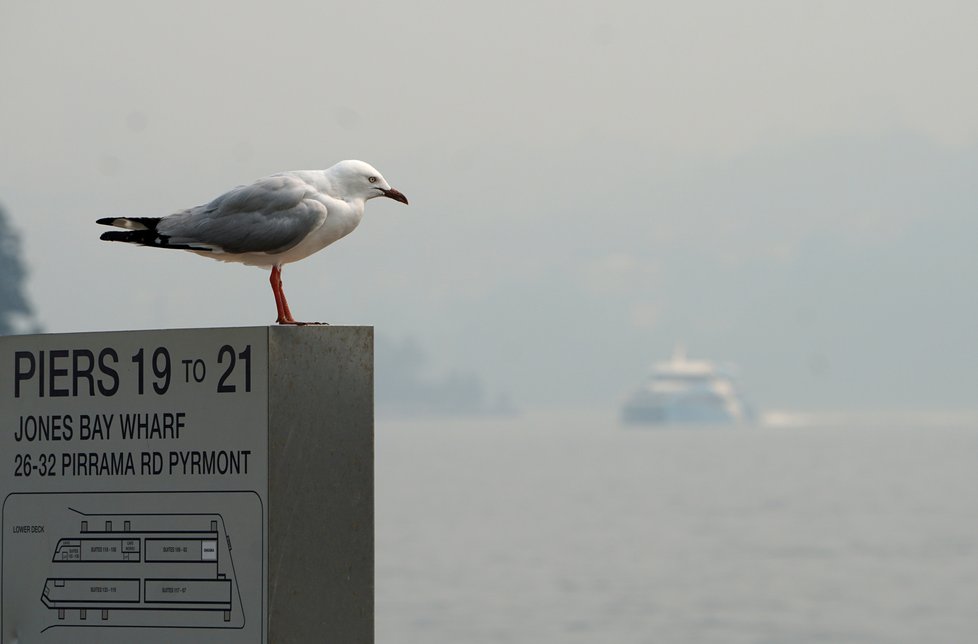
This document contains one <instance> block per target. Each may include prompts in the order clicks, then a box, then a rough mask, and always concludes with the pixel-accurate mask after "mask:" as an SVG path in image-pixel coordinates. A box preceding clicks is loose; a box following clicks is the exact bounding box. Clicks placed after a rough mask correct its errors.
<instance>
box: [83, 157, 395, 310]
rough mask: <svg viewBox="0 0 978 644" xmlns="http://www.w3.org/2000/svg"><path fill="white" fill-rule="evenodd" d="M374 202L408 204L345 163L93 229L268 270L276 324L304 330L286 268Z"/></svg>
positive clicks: (340, 232) (356, 165) (377, 178)
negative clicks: (286, 284)
mask: <svg viewBox="0 0 978 644" xmlns="http://www.w3.org/2000/svg"><path fill="white" fill-rule="evenodd" d="M374 197H387V198H389V199H393V200H394V201H399V202H401V203H403V204H407V202H408V200H407V197H405V196H404V195H403V194H402V193H401V192H400V191H398V190H395V189H394V188H392V187H391V186H390V184H389V183H387V180H386V179H384V177H383V175H381V174H380V173H379V172H377V170H376V169H375V168H374V167H373V166H371V165H370V164H369V163H364V162H363V161H340V162H339V163H337V164H336V165H334V166H333V167H331V168H328V169H326V170H299V171H294V172H282V173H279V174H273V175H270V176H268V177H264V178H262V179H258V180H257V181H255V182H254V183H252V184H251V185H247V186H238V187H237V188H234V189H233V190H230V191H228V192H225V193H224V194H222V195H221V196H219V197H217V198H215V199H213V200H212V201H210V202H209V203H206V204H203V205H200V206H195V207H193V208H188V209H186V210H181V211H179V212H175V213H173V214H172V215H167V216H166V217H104V218H102V219H98V220H96V223H99V224H103V225H106V226H115V227H117V228H125V229H127V230H125V231H118V230H113V231H110V232H106V233H102V236H101V239H103V240H105V241H118V242H125V243H127V244H136V245H139V246H153V247H156V248H174V249H178V250H185V251H189V252H191V253H196V254H198V255H201V256H203V257H210V258H213V259H216V260H220V261H222V262H239V263H241V264H246V265H249V266H260V267H263V268H271V269H272V275H271V278H270V279H269V281H270V282H271V285H272V293H273V294H274V295H275V308H276V310H277V311H278V318H277V319H276V322H278V323H279V324H296V325H302V324H307V323H305V322H296V320H295V319H294V318H293V317H292V312H291V311H290V310H289V303H288V302H287V301H286V299H285V292H284V291H283V290H282V266H284V265H285V264H289V263H291V262H297V261H299V260H300V259H305V258H306V257H309V256H310V255H312V254H313V253H315V252H317V251H320V250H322V249H324V248H326V247H327V246H329V245H330V244H332V243H333V242H335V241H336V240H337V239H340V238H341V237H345V236H347V235H349V234H350V233H351V232H353V229H354V228H356V227H357V225H358V224H359V223H360V220H361V219H362V218H363V209H364V205H365V204H366V202H367V200H368V199H373V198H374Z"/></svg>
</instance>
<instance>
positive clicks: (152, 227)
mask: <svg viewBox="0 0 978 644" xmlns="http://www.w3.org/2000/svg"><path fill="white" fill-rule="evenodd" d="M95 223H97V224H102V225H103V226H115V227H116V228H126V229H127V230H125V231H122V230H112V231H109V232H107V233H102V236H101V237H100V238H99V239H102V240H104V241H118V242H126V243H129V244H140V245H142V246H159V245H160V238H159V235H158V234H157V233H156V225H157V224H159V223H160V218H159V217H103V218H102V219H97V220H96V221H95Z"/></svg>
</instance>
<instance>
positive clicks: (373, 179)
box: [367, 177, 377, 183]
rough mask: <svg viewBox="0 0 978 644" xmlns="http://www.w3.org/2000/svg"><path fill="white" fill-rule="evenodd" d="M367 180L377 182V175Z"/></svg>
mask: <svg viewBox="0 0 978 644" xmlns="http://www.w3.org/2000/svg"><path fill="white" fill-rule="evenodd" d="M367 181H369V182H370V183H377V177H367Z"/></svg>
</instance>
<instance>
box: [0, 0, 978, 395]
mask: <svg viewBox="0 0 978 644" xmlns="http://www.w3.org/2000/svg"><path fill="white" fill-rule="evenodd" d="M976 25H978V4H976V3H974V2H950V1H930V2H926V3H924V2H893V1H892V0H890V1H879V2H860V1H847V2H831V1H824V2H817V1H815V0H809V1H806V2H792V1H786V0H777V1H753V2H747V1H741V2H719V1H717V2H649V1H647V0H646V1H643V2H601V3H597V2H594V3H569V2H533V3H527V2H509V1H504V2H493V3H478V4H476V3H458V2H455V3H450V2H413V3H385V2H371V3H328V2H309V3H299V2H292V3H289V2H278V3H243V2H230V1H228V2H174V1H170V2H166V3H153V4H150V3H134V2H98V1H88V2H40V1H37V2H35V1H32V2H26V1H17V2H15V1H11V0H3V1H0V202H2V203H3V204H4V206H5V207H6V208H7V210H8V211H9V213H10V215H11V217H12V220H13V222H14V224H15V225H16V226H17V227H18V228H19V229H20V230H21V232H22V233H23V237H24V243H25V251H26V253H27V255H28V261H29V267H30V270H31V280H30V283H29V287H30V290H31V294H32V297H33V300H34V302H35V304H36V307H37V310H38V313H39V315H40V317H41V319H42V322H43V323H44V324H45V326H46V328H47V329H48V330H49V331H56V332H61V331H78V330H101V329H125V328H152V327H170V326H181V327H186V326H197V325H206V326H216V325H220V326H225V325H227V326H230V325H253V324H266V323H270V322H271V321H273V319H274V313H275V309H274V304H273V300H272V296H271V293H270V292H269V291H270V289H269V287H268V283H267V274H265V273H262V272H261V271H259V270H257V269H252V268H246V267H241V266H237V265H225V264H219V263H217V262H210V261H207V260H204V259H201V258H198V257H194V256H190V255H184V254H180V253H173V252H169V253H168V252H163V251H154V250H151V249H143V248H128V247H124V246H122V245H111V246H110V245H108V244H105V243H101V242H99V241H98V233H99V232H101V231H100V230H99V229H98V228H99V227H97V226H95V225H94V223H93V222H94V219H95V218H97V217H101V216H107V215H146V216H154V215H164V214H167V213H168V212H170V211H173V210H177V209H180V208H183V207H187V206H191V205H194V204H197V203H201V202H204V201H206V200H208V199H210V198H211V197H213V196H215V195H216V194H218V193H220V192H223V191H224V190H226V189H228V188H231V187H233V186H235V185H238V184H241V183H246V182H249V181H251V180H253V179H255V178H257V177H259V176H262V175H265V174H270V173H272V172H277V171H281V170H288V169H303V168H321V167H327V166H329V165H332V164H333V163H334V162H335V161H338V160H340V159H344V158H360V159H364V160H366V161H369V162H371V163H373V164H374V165H375V166H377V167H378V168H379V169H380V170H381V171H382V172H383V173H384V174H385V176H386V178H387V179H388V180H389V181H390V182H391V184H392V185H394V186H395V187H397V188H399V189H400V190H402V191H403V192H404V193H405V194H407V195H408V197H409V198H410V199H411V206H410V207H406V208H405V207H403V206H401V205H400V204H396V203H394V202H389V201H387V202H384V203H379V202H377V201H373V202H371V203H370V204H369V205H368V208H367V216H366V218H365V219H364V222H363V224H362V225H361V227H360V228H359V229H358V230H357V231H356V232H355V233H354V234H353V235H352V236H350V237H349V238H346V239H344V240H342V241H341V242H339V243H337V244H336V245H335V246H333V247H330V248H329V249H328V250H327V251H325V252H323V253H321V254H320V255H317V256H314V257H312V258H310V259H307V260H305V261H303V262H301V263H299V264H295V265H290V266H288V267H287V268H286V270H285V272H284V279H285V286H286V292H287V293H288V295H289V297H290V303H291V304H292V308H293V311H294V312H295V313H296V315H297V317H299V318H300V319H301V318H305V319H320V320H328V321H331V322H334V323H351V324H373V325H375V326H376V327H377V329H378V332H379V333H382V334H384V335H386V336H388V337H391V338H405V337H411V338H415V339H417V341H418V342H419V343H420V344H421V346H423V347H424V349H425V350H426V351H427V352H428V353H429V354H430V357H431V360H430V362H431V363H432V366H433V368H434V369H436V370H437V369H443V370H448V369H456V368H457V369H462V370H466V371H472V372H475V373H478V374H479V375H480V376H481V377H482V379H483V381H484V382H485V383H486V385H487V387H488V388H489V389H490V390H493V391H500V392H507V393H509V394H510V396H511V397H512V399H513V400H514V401H515V402H516V403H517V404H523V405H525V406H533V405H556V404H588V405H595V406H601V405H613V404H615V401H616V400H617V399H618V398H620V396H622V395H624V393H626V391H627V390H628V388H630V387H631V386H632V385H633V384H635V383H636V382H637V380H638V379H639V378H640V377H641V376H642V374H643V370H644V367H645V365H646V364H647V363H648V362H650V361H651V360H653V359H656V358H659V357H663V356H664V354H667V353H668V352H669V351H670V349H671V347H672V345H673V344H674V343H675V342H677V341H684V342H685V343H686V345H687V346H688V348H689V350H690V352H691V354H693V355H694V356H696V355H699V356H704V357H711V358H716V359H719V360H730V361H734V362H737V363H739V365H740V367H741V370H742V373H743V376H744V379H745V381H746V383H747V384H748V385H749V387H750V389H751V393H753V394H754V397H755V398H756V399H757V401H758V403H759V404H760V405H761V406H762V407H764V406H768V407H770V406H774V407H779V406H780V407H792V406H797V407H818V408H834V407H885V406H892V405H899V406H908V407H917V408H939V407H954V408H961V407H970V408H974V406H975V396H974V393H973V387H974V383H975V376H974V373H975V367H976V366H978V343H976V342H975V341H974V329H976V328H978V304H976V303H975V300H976V298H975V297H974V291H975V286H976V285H978V253H975V250H974V246H975V242H976V241H978V223H976V212H975V211H976V205H978V189H976V187H975V184H976V183H978V181H976V178H978V65H976V64H975V63H976V61H978V29H976Z"/></svg>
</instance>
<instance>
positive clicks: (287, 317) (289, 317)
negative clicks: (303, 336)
mask: <svg viewBox="0 0 978 644" xmlns="http://www.w3.org/2000/svg"><path fill="white" fill-rule="evenodd" d="M278 294H279V296H280V297H281V298H282V309H283V310H284V311H285V321H286V323H287V324H299V322H296V321H295V318H293V317H292V311H290V310H289V301H288V300H287V299H285V291H284V290H283V289H282V270H281V269H279V272H278Z"/></svg>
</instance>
